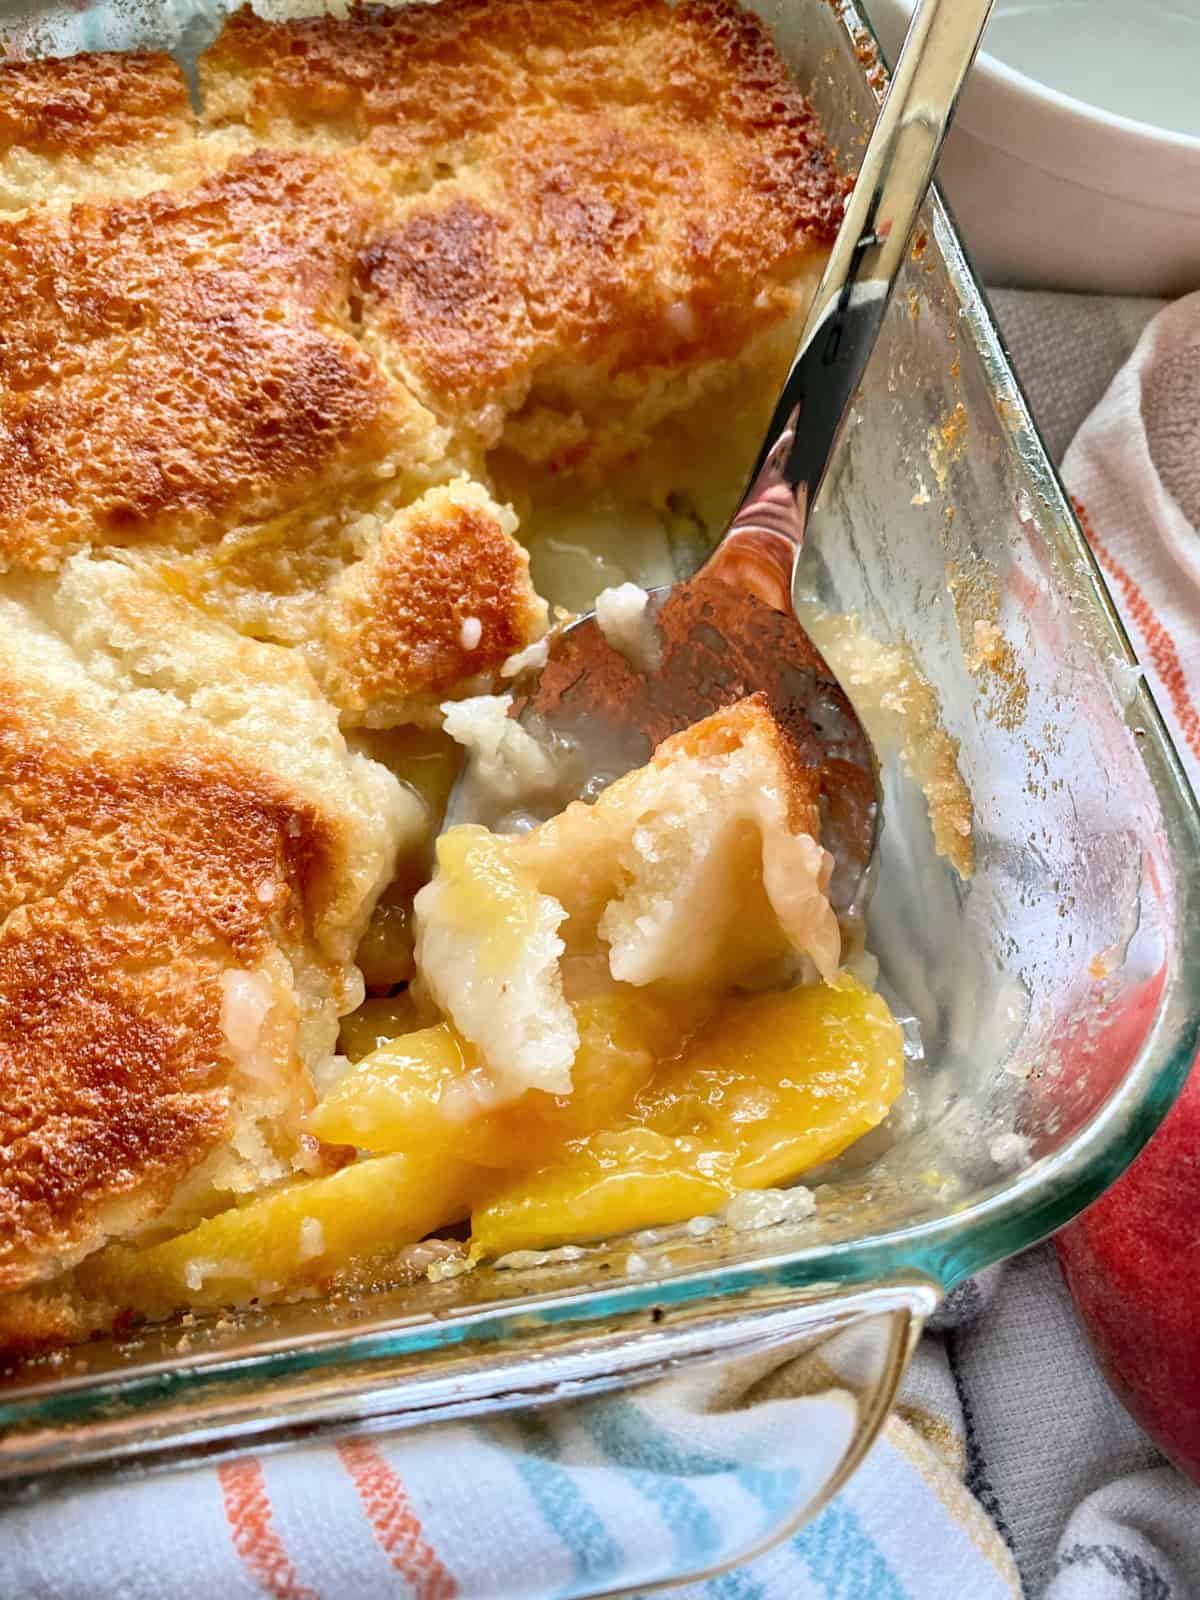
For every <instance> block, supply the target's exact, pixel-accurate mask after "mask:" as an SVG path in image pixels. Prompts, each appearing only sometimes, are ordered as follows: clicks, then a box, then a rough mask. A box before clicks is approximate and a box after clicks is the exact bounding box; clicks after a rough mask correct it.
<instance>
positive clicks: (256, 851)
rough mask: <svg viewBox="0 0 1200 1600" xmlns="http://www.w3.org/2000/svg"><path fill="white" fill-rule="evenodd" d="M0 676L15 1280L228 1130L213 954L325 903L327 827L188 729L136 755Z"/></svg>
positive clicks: (1, 1069)
mask: <svg viewBox="0 0 1200 1600" xmlns="http://www.w3.org/2000/svg"><path fill="white" fill-rule="evenodd" d="M0 695H2V699H0V705H2V706H3V711H2V712H0V1287H2V1288H19V1287H21V1286H23V1285H24V1284H25V1283H27V1282H29V1281H30V1280H31V1279H33V1278H36V1277H38V1276H40V1275H43V1274H44V1272H45V1271H46V1270H48V1269H50V1270H52V1269H53V1268H54V1267H55V1266H56V1265H57V1264H58V1263H59V1262H61V1261H69V1260H70V1259H71V1258H72V1257H73V1256H75V1255H78V1254H79V1253H81V1251H82V1250H85V1249H87V1248H90V1247H92V1246H93V1245H94V1244H96V1243H98V1242H99V1236H100V1235H101V1234H102V1223H101V1213H102V1211H103V1209H104V1207H105V1206H107V1205H110V1204H111V1203H112V1202H114V1201H118V1200H129V1201H130V1202H132V1204H133V1207H134V1209H133V1210H132V1211H130V1212H129V1213H127V1214H126V1216H125V1220H126V1221H127V1222H128V1221H132V1220H136V1219H138V1218H140V1217H141V1216H144V1215H148V1214H150V1213H151V1212H153V1211H154V1210H155V1209H157V1208H159V1207H161V1205H162V1204H163V1203H164V1202H165V1200H166V1198H167V1196H168V1195H169V1193H170V1191H171V1190H172V1188H173V1187H174V1186H175V1184H176V1183H177V1182H178V1181H179V1179H180V1178H181V1177H182V1176H183V1175H184V1173H186V1172H187V1171H188V1170H189V1169H190V1168H191V1167H193V1166H195V1165H196V1163H197V1162H198V1161H199V1160H200V1159H201V1158H202V1157H203V1156H204V1155H205V1154H206V1153H207V1152H208V1151H209V1150H210V1149H212V1148H213V1146H214V1145H216V1144H217V1143H218V1142H219V1141H220V1140H221V1139H223V1138H224V1137H226V1136H227V1135H228V1132H229V1127H230V1093H229V1079H230V1076H231V1071H232V1063H231V1052H230V1046H229V1042H228V1040H227V1039H226V1038H225V1036H224V1034H223V1032H222V1028H221V988H220V981H219V980H220V975H221V973H222V972H223V971H224V970H227V969H230V968H238V969H253V968H254V967H255V966H256V965H257V964H258V963H259V961H260V959H261V957H262V955H263V954H264V952H265V951H266V950H267V949H268V947H269V946H270V945H271V944H272V943H274V942H275V941H276V940H278V939H280V938H285V937H287V936H289V935H290V936H293V937H294V936H296V935H297V934H299V933H300V932H301V931H302V930H303V928H304V927H305V925H306V923H307V922H308V921H309V920H311V919H312V918H313V917H314V916H315V915H317V914H318V912H319V908H320V904H321V901H322V898H323V895H324V893H325V892H326V885H327V879H328V872H329V862H330V857H331V854H332V840H331V837H330V835H329V833H328V831H327V828H326V827H325V826H324V824H323V823H322V820H321V819H320V818H319V817H318V816H317V815H316V813H315V812H314V811H313V810H312V809H311V808H307V807H304V806H303V805H297V804H296V803H292V802H289V801H287V800H286V799H284V798H283V796H282V794H276V793H273V792H272V791H271V789H270V787H269V786H268V784H267V781H266V780H265V778H264V776H263V775H262V774H261V773H257V772H255V771H254V770H252V769H239V768H238V767H237V766H235V765H233V764H232V763H231V762H230V761H229V760H228V759H225V760H222V759H221V757H220V755H219V753H218V752H217V751H215V750H213V749H207V750H206V749H205V748H204V747H203V743H202V741H197V740H196V736H195V730H194V729H193V730H191V741H190V742H191V749H190V750H186V751H185V750H183V749H179V750H174V751H172V750H163V751H162V752H161V753H159V754H157V755H155V756H151V757H148V756H147V755H146V754H145V753H134V754H132V755H131V756H130V757H129V758H122V757H120V756H116V755H112V754H107V753H105V752H103V751H97V750H84V749H80V748H77V747H73V746H72V745H71V744H70V743H69V742H67V740H66V738H65V736H64V735H63V734H62V733H61V732H57V731H56V729H55V726H54V723H53V720H52V719H51V718H48V717H46V716H45V715H43V714H41V713H39V712H38V710H37V709H36V708H35V707H34V706H32V705H31V704H30V701H29V693H28V690H27V689H24V690H23V689H22V687H21V686H20V685H18V684H16V683H15V682H13V681H11V680H5V681H3V682H0ZM264 882H266V883H272V884H277V885H278V886H279V887H278V890H277V891H276V893H275V894H274V896H273V899H272V901H271V903H270V904H269V905H266V904H264V903H263V902H262V900H261V899H260V898H259V896H258V894H257V892H256V890H257V887H258V885H260V884H262V883H264Z"/></svg>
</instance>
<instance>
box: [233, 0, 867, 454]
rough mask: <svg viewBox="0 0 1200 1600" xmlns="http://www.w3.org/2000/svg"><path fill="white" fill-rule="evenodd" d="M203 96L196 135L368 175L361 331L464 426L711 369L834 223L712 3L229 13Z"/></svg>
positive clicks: (728, 9)
mask: <svg viewBox="0 0 1200 1600" xmlns="http://www.w3.org/2000/svg"><path fill="white" fill-rule="evenodd" d="M202 73H203V83H204V86H205V90H206V95H207V103H208V115H209V118H210V120H212V121H213V122H215V123H217V124H221V123H224V122H227V121H229V120H234V119H236V120H238V121H244V122H245V123H246V124H248V125H249V127H250V128H251V130H252V131H253V132H254V133H255V134H256V135H257V136H259V137H262V138H266V139H269V140H271V141H272V142H282V143H295V142H300V143H304V142H311V141H313V140H320V139H321V138H322V136H323V137H324V138H326V139H330V138H334V137H336V138H337V139H338V140H351V141H355V142H356V144H357V148H358V150H359V153H360V154H361V155H363V156H364V157H365V158H366V159H367V160H368V161H369V162H370V163H371V164H372V165H373V166H376V167H377V168H378V169H380V170H381V171H382V172H383V173H384V174H385V181H386V182H387V183H388V185H389V187H390V188H391V189H392V190H393V191H394V192H395V193H396V194H398V195H399V196H400V197H401V198H400V199H399V201H398V202H397V204H396V207H395V211H396V216H395V220H394V223H393V225H392V226H391V227H389V228H387V229H385V230H384V231H383V232H382V234H381V236H380V237H379V238H378V240H377V241H375V242H374V243H373V244H372V245H371V246H370V247H369V248H368V249H367V250H366V251H365V252H364V253H363V255H362V258H361V262H360V272H361V277H362V284H363V290H364V294H365V296H366V301H367V312H368V319H369V323H370V324H372V325H373V326H374V327H375V329H376V332H377V333H378V335H379V337H380V339H381V340H382V342H383V344H384V346H385V348H388V349H389V351H390V353H391V354H392V356H393V358H394V359H395V360H396V361H397V362H398V363H399V364H400V366H401V367H402V369H403V370H404V371H405V373H406V374H407V376H408V377H409V378H410V379H411V380H412V381H413V382H414V384H415V385H416V387H417V389H418V392H420V394H421V395H422V397H423V398H424V399H426V400H427V401H429V402H430V403H431V404H433V405H434V406H435V408H436V409H438V410H439V411H449V412H450V413H451V414H452V415H455V416H457V417H458V418H459V420H460V421H462V420H466V418H465V417H464V412H466V413H468V414H470V412H472V411H473V410H475V409H477V408H480V407H483V406H485V405H487V404H489V403H490V404H494V403H495V402H496V401H497V400H498V399H499V400H504V399H505V398H506V397H507V398H510V399H514V400H515V401H516V402H517V403H519V402H520V400H521V399H522V398H523V397H524V394H525V392H527V390H528V387H529V385H530V384H531V383H532V382H534V381H535V380H536V379H537V378H538V377H539V376H542V375H545V376H546V377H548V378H549V379H550V380H551V381H554V380H556V379H558V378H560V377H561V373H560V372H559V371H558V370H557V369H558V368H559V367H561V366H562V365H563V364H572V365H583V366H588V367H592V366H601V367H602V368H603V370H604V371H605V372H606V373H608V374H610V375H611V374H612V373H613V372H614V371H616V372H619V371H621V370H623V369H625V368H630V367H636V368H642V369H646V368H651V367H654V366H657V365H667V366H670V365H672V364H687V365H694V364H695V363H697V362H699V361H702V360H704V359H706V358H713V357H721V356H726V355H728V354H730V353H731V352H732V351H734V350H737V349H739V348H741V347H742V346H743V345H744V343H745V342H746V340H747V338H748V336H749V335H750V334H752V333H753V332H754V331H755V330H756V328H758V327H762V326H766V325H767V324H769V323H771V322H772V321H774V320H776V319H777V318H778V316H779V315H780V311H781V303H780V295H781V292H782V291H781V289H780V285H781V283H782V282H783V281H784V280H786V279H787V278H788V277H789V276H790V275H791V274H792V273H793V272H794V270H795V268H796V266H797V265H798V263H799V261H800V259H801V257H802V256H803V255H804V254H805V253H807V252H810V251H811V249H812V245H813V243H814V242H828V241H829V239H830V238H831V237H832V234H833V232H834V230H835V229H836V225H837V221H838V219H839V217H840V208H841V199H842V195H843V192H844V185H843V184H842V182H841V181H840V180H839V178H838V177H837V176H836V174H835V173H834V171H833V169H832V168H831V166H830V164H829V161H828V159H827V156H826V152H825V147H824V142H823V140H822V138H821V135H820V133H819V130H818V128H817V125H816V121H815V118H814V115H813V111H812V108H811V106H810V105H809V103H808V101H807V100H806V99H805V97H804V96H803V95H802V94H801V92H800V90H799V89H798V88H797V86H796V84H795V82H794V81H793V80H792V78H791V77H790V76H789V74H788V73H787V70H786V68H785V67H784V66H783V64H782V63H781V62H780V60H779V59H778V57H777V56H776V55H775V52H774V50H773V48H772V47H771V44H770V41H769V39H768V38H767V36H766V34H765V33H764V31H763V29H762V26H761V24H760V23H759V22H758V21H757V19H756V18H754V17H752V16H750V15H749V14H747V13H744V12H741V11H739V10H737V9H735V8H734V7H733V6H731V5H728V4H725V3H721V0H687V3H684V4H682V5H680V6H678V7H677V8H674V9H672V8H670V7H668V6H667V5H666V4H665V3H663V0H613V3H610V4H605V5H600V6H596V5H594V4H590V3H587V0H548V3H547V0H498V3H493V0H442V4H440V5H437V6H434V7H430V8H420V7H413V8H411V9H405V10H402V11H389V10H386V9H383V8H378V7H373V8H370V9H367V10H361V11H356V12H354V13H353V14H352V16H351V17H350V19H349V21H348V22H347V23H345V24H339V23H338V22H336V21H334V20H332V19H330V18H318V19H312V20H308V21H300V22H290V23H283V24H272V23H267V22H264V21H262V20H261V19H260V18H258V17H255V16H253V15H252V14H251V13H250V12H248V11H242V12H240V13H238V15H237V16H236V17H235V18H233V19H232V21H231V22H230V24H229V26H228V27H227V28H226V30H225V32H224V34H223V35H222V37H221V39H220V40H219V41H218V42H217V44H216V45H214V47H213V48H212V50H210V51H209V52H208V55H207V56H206V57H205V61H204V64H203V69H202ZM751 280H753V281H755V282H756V284H757V285H762V286H764V288H765V292H764V293H763V294H762V295H760V296H752V295H747V294H746V293H745V292H744V286H745V284H746V283H747V282H749V281H751ZM772 280H774V288H775V290H776V292H775V293H772ZM485 431H486V429H485Z"/></svg>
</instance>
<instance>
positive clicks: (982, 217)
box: [866, 0, 1200, 296]
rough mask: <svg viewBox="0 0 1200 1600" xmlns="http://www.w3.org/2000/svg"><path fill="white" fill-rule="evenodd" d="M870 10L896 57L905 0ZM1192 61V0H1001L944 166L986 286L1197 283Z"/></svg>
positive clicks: (1198, 159) (1143, 290)
mask: <svg viewBox="0 0 1200 1600" xmlns="http://www.w3.org/2000/svg"><path fill="white" fill-rule="evenodd" d="M866 5H867V10H868V11H869V13H870V15H871V20H872V22H873V24H874V26H875V28H876V30H877V32H878V34H879V38H880V42H881V43H882V45H883V47H884V50H885V52H886V54H887V55H888V57H889V59H890V60H893V61H894V60H895V57H896V52H897V50H898V49H899V45H900V41H901V40H902V38H903V36H904V30H905V28H906V27H907V25H908V20H909V18H910V17H911V15H912V9H913V0H866ZM1198 64H1200V0H1132V3H1131V0H997V4H996V11H995V14H994V15H993V18H992V21H991V22H990V23H989V25H988V32H987V34H986V35H985V38H984V50H983V52H981V54H980V56H979V58H978V60H977V61H976V63H975V67H974V69H973V71H972V73H971V77H970V79H969V81H968V83H967V86H966V89H965V90H964V93H963V98H962V103H961V105H960V107H959V112H958V117H957V120H956V123H955V126H954V129H953V130H952V132H951V134H950V138H949V140H948V141H947V145H946V150H945V152H944V154H943V157H942V163H941V167H940V170H939V182H940V184H941V187H942V192H943V194H944V195H945V196H946V198H947V199H948V200H949V202H950V205H951V206H952V208H953V210H954V213H955V216H956V219H957V221H958V223H959V227H960V230H961V232H962V235H963V238H964V240H965V243H966V245H967V248H968V250H969V252H970V254H971V256H972V259H973V261H974V263H975V266H976V268H977V270H978V271H979V273H980V275H981V276H982V277H983V279H984V281H985V282H987V283H991V284H998V285H1010V286H1023V287H1036V288H1045V289H1075V290H1086V291H1091V292H1093V293H1099V294H1131V295H1167V296H1174V295H1178V294H1183V293H1186V292H1187V291H1188V290H1191V289H1200V93H1198V92H1197V90H1196V87H1195V84H1196V78H1195V72H1196V68H1197V65H1198ZM1146 118H1153V121H1149V120H1144V119H1146Z"/></svg>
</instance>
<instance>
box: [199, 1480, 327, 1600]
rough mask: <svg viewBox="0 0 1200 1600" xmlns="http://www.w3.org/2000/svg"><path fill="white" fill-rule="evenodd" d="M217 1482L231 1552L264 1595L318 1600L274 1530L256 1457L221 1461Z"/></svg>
mask: <svg viewBox="0 0 1200 1600" xmlns="http://www.w3.org/2000/svg"><path fill="white" fill-rule="evenodd" d="M217 1481H218V1483H219V1484H220V1485H221V1496H222V1499H223V1500H224V1502H225V1520H226V1521H227V1522H228V1524H229V1531H230V1534H231V1535H232V1536H233V1548H234V1549H235V1550H236V1551H237V1553H238V1555H239V1556H241V1558H242V1562H243V1564H244V1566H245V1568H246V1571H247V1572H248V1573H249V1574H250V1576H251V1577H252V1578H253V1579H254V1581H255V1583H257V1585H258V1586H259V1588H260V1589H261V1590H262V1591H263V1593H264V1594H269V1595H270V1596H271V1597H272V1600H320V1597H319V1596H318V1595H317V1593H316V1591H315V1590H314V1589H309V1588H306V1586H305V1585H304V1584H302V1583H301V1582H300V1578H299V1575H298V1574H297V1572H296V1569H295V1567H294V1566H293V1565H292V1563H291V1561H290V1560H289V1558H288V1553H287V1551H286V1550H285V1549H284V1545H283V1540H282V1539H281V1538H280V1537H279V1532H278V1530H277V1529H276V1527H275V1523H274V1517H273V1513H272V1510H271V1496H270V1493H269V1491H268V1489H267V1480H266V1478H265V1476H264V1475H263V1469H262V1467H261V1466H260V1465H259V1463H258V1461H257V1460H256V1459H255V1457H254V1456H249V1457H247V1458H246V1459H245V1460H244V1461H223V1462H222V1463H221V1465H220V1466H219V1467H218V1468H217Z"/></svg>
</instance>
